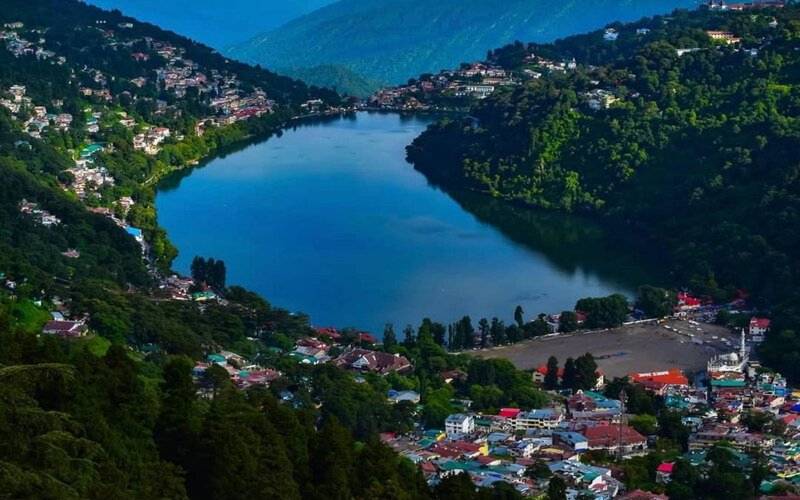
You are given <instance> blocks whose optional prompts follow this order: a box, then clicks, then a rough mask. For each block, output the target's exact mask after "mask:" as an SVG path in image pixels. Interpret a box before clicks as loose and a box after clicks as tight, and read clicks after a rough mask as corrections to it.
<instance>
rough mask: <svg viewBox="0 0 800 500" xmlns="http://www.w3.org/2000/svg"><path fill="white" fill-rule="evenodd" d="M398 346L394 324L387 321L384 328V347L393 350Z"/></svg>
mask: <svg viewBox="0 0 800 500" xmlns="http://www.w3.org/2000/svg"><path fill="white" fill-rule="evenodd" d="M395 346H397V335H395V333H394V326H393V325H392V324H391V323H386V326H385V327H384V328H383V348H384V349H386V350H387V351H391V350H392V349H393V348H394V347H395Z"/></svg>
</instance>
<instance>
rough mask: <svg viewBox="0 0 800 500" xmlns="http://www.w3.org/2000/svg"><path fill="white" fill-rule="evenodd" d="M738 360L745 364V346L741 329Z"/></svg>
mask: <svg viewBox="0 0 800 500" xmlns="http://www.w3.org/2000/svg"><path fill="white" fill-rule="evenodd" d="M739 359H740V360H741V361H742V363H743V364H744V363H746V362H747V346H746V345H745V340H744V328H742V335H741V345H740V347H739Z"/></svg>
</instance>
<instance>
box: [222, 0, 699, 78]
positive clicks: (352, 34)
mask: <svg viewBox="0 0 800 500" xmlns="http://www.w3.org/2000/svg"><path fill="white" fill-rule="evenodd" d="M696 5H697V0H503V1H500V2H498V1H496V0H439V1H437V2H430V1H427V0H340V1H338V2H336V3H333V4H331V5H328V6H326V7H322V8H321V9H319V10H316V11H314V12H312V13H310V14H307V15H305V16H302V17H300V18H297V19H295V20H293V21H290V22H289V23H287V24H285V25H284V26H282V27H280V28H278V29H276V30H273V31H271V32H267V33H265V34H262V35H258V36H256V37H254V38H252V39H250V40H248V41H246V42H244V43H240V44H236V45H233V46H231V47H229V48H228V49H226V52H227V54H228V55H230V56H232V57H236V58H239V59H241V60H244V61H247V62H252V63H258V64H262V65H267V66H269V67H271V68H275V69H277V70H279V71H282V70H283V71H285V70H286V69H287V68H310V67H314V66H319V65H329V64H335V65H343V66H345V67H347V68H349V69H350V70H352V71H355V72H356V73H359V74H361V75H363V76H364V77H366V78H368V79H372V80H378V81H382V82H384V83H398V82H401V81H404V80H406V79H407V78H408V77H410V76H416V75H419V74H420V73H425V72H429V71H438V70H440V69H442V68H446V67H452V66H454V65H457V64H458V63H460V62H462V61H465V60H472V59H477V58H482V57H483V56H485V54H486V51H487V50H488V49H491V48H494V47H498V46H501V45H504V44H506V43H508V42H512V41H514V40H523V41H526V42H545V41H551V40H553V39H556V38H560V37H564V36H567V35H571V34H575V33H580V32H584V31H589V30H593V29H597V28H599V27H602V26H604V25H605V24H607V23H610V22H612V21H615V20H621V21H625V20H634V19H638V18H640V17H642V16H646V15H652V14H657V13H665V12H669V11H671V10H672V9H674V8H678V7H694V6H696Z"/></svg>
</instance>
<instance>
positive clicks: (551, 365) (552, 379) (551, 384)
mask: <svg viewBox="0 0 800 500" xmlns="http://www.w3.org/2000/svg"><path fill="white" fill-rule="evenodd" d="M565 376H566V374H565ZM544 388H545V389H547V390H549V391H552V390H555V389H558V359H556V357H555V356H550V358H549V359H548V360H547V373H545V375H544Z"/></svg>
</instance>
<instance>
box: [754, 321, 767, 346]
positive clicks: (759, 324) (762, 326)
mask: <svg viewBox="0 0 800 500" xmlns="http://www.w3.org/2000/svg"><path fill="white" fill-rule="evenodd" d="M769 324H770V321H769V319H767V318H752V319H751V320H750V331H749V333H750V340H751V341H752V342H757V343H761V342H763V341H764V338H766V335H767V332H768V331H769Z"/></svg>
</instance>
